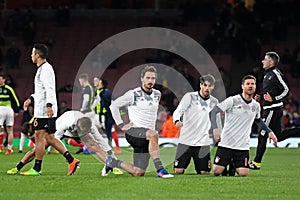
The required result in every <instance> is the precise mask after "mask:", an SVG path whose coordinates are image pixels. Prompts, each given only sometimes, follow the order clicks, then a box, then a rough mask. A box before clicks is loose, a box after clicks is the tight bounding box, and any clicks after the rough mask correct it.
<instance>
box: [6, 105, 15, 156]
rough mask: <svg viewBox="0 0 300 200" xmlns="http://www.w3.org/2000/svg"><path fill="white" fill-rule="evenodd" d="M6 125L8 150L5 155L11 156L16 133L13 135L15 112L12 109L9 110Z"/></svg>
mask: <svg viewBox="0 0 300 200" xmlns="http://www.w3.org/2000/svg"><path fill="white" fill-rule="evenodd" d="M5 123H6V132H7V150H6V152H5V154H11V153H12V147H13V140H14V133H13V125H14V111H13V109H12V108H10V109H8V110H7V115H6V120H5Z"/></svg>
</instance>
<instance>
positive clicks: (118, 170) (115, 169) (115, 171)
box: [112, 167, 124, 175]
mask: <svg viewBox="0 0 300 200" xmlns="http://www.w3.org/2000/svg"><path fill="white" fill-rule="evenodd" d="M112 172H113V174H116V175H120V174H124V173H123V172H122V171H121V170H120V169H119V168H116V167H115V168H113V171H112Z"/></svg>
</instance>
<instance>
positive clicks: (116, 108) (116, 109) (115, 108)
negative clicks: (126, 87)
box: [109, 90, 133, 128]
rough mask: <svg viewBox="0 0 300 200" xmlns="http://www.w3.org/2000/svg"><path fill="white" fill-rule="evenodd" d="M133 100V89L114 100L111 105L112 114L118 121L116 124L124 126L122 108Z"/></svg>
mask: <svg viewBox="0 0 300 200" xmlns="http://www.w3.org/2000/svg"><path fill="white" fill-rule="evenodd" d="M132 102H133V91H132V90H130V91H128V92H126V93H125V94H124V95H123V96H120V97H119V98H117V99H116V100H114V101H112V103H111V105H110V107H109V108H110V110H111V114H112V116H113V118H114V120H115V122H116V124H117V125H118V126H119V127H120V128H123V126H124V122H123V120H122V118H121V114H120V108H121V107H124V106H128V105H130V104H131V103H132Z"/></svg>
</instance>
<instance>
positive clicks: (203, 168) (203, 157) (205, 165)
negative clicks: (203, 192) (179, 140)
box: [191, 146, 211, 174]
mask: <svg viewBox="0 0 300 200" xmlns="http://www.w3.org/2000/svg"><path fill="white" fill-rule="evenodd" d="M191 148H192V149H193V155H192V157H193V160H194V165H195V170H196V172H197V174H208V173H209V172H210V170H211V160H210V146H202V147H191Z"/></svg>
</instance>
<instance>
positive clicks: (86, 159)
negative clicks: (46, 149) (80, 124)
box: [0, 147, 300, 200]
mask: <svg viewBox="0 0 300 200" xmlns="http://www.w3.org/2000/svg"><path fill="white" fill-rule="evenodd" d="M69 149H70V152H75V151H76V149H75V148H72V147H69ZM26 150H28V148H26V149H25V151H26ZM175 150H176V149H175V148H172V147H169V148H162V149H161V155H162V160H163V163H164V164H165V165H166V166H167V168H168V170H169V171H170V172H172V171H173V170H172V160H173V159H174V155H175ZM215 150H216V149H215V148H213V149H212V152H211V155H212V158H213V156H214V154H215ZM16 152H17V149H15V151H14V153H13V154H11V155H4V153H1V154H0V177H1V181H0V199H1V200H2V199H3V200H4V199H31V200H32V199H37V198H38V199H43V200H46V199H72V200H76V199H218V200H219V199H222V200H223V199H264V200H265V199H272V200H274V199H299V195H300V190H299V189H300V159H299V154H300V149H299V148H294V149H274V148H270V149H267V152H266V155H265V157H264V163H263V166H262V169H261V170H259V171H250V174H249V177H237V176H235V177H213V175H212V174H210V175H208V176H205V175H195V172H194V169H193V167H194V166H193V165H190V166H189V167H188V169H187V170H186V173H185V175H175V178H172V179H161V178H156V177H155V172H154V170H153V169H154V168H153V164H152V162H151V161H150V169H151V171H149V172H148V173H147V174H146V175H145V176H144V177H131V176H130V175H129V174H126V173H125V174H123V175H114V174H109V175H108V176H107V177H101V175H100V173H101V169H102V167H103V164H102V163H100V162H99V161H98V160H97V159H96V157H95V156H94V155H84V154H79V155H75V156H76V157H77V158H78V159H80V161H81V165H80V169H78V171H77V173H76V174H75V175H74V176H70V177H67V176H66V174H67V169H68V165H67V164H66V162H65V161H64V158H63V156H61V155H59V154H50V155H45V157H44V160H43V167H42V168H43V169H42V173H43V174H42V176H38V177H24V176H21V175H20V174H17V175H7V174H6V171H7V170H8V169H11V168H12V167H14V166H15V165H16V163H17V162H18V161H19V160H20V159H21V158H22V156H23V155H24V153H23V154H20V153H16ZM131 154H132V152H131V149H129V148H123V149H122V154H120V155H118V157H119V158H120V159H124V160H127V161H131V157H132V155H131ZM254 154H255V149H251V156H252V157H253V156H254ZM32 166H33V162H32V163H30V164H28V165H27V166H25V167H24V168H23V169H22V170H21V171H23V170H27V169H29V168H30V167H32Z"/></svg>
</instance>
